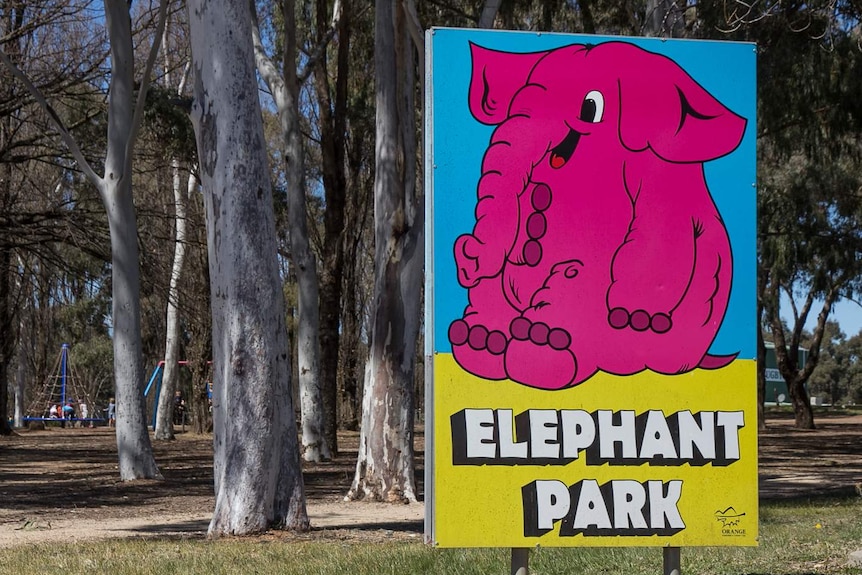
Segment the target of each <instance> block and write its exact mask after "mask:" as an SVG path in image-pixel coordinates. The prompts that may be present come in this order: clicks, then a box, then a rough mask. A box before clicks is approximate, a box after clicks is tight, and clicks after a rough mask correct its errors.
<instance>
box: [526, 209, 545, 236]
mask: <svg viewBox="0 0 862 575" xmlns="http://www.w3.org/2000/svg"><path fill="white" fill-rule="evenodd" d="M546 231H548V220H546V219H545V215H544V214H542V213H541V212H534V213H532V214H530V217H529V218H527V235H528V236H530V239H532V240H538V239H539V238H541V237H542V236H544V235H545V232H546Z"/></svg>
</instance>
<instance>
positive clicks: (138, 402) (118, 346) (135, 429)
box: [102, 163, 161, 481]
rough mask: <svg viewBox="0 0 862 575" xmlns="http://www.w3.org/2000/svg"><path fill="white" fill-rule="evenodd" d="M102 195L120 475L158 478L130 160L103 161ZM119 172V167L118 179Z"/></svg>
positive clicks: (126, 477) (123, 478) (127, 479)
mask: <svg viewBox="0 0 862 575" xmlns="http://www.w3.org/2000/svg"><path fill="white" fill-rule="evenodd" d="M105 168H106V171H107V172H108V178H110V179H107V180H106V181H105V185H104V187H103V190H102V200H103V203H104V205H105V209H106V210H107V212H108V228H109V230H110V234H111V285H112V289H113V292H112V296H113V297H112V302H111V304H112V308H111V309H112V317H113V323H114V325H113V340H114V378H115V379H116V396H115V397H116V399H117V454H118V456H119V467H120V478H121V479H122V480H124V481H130V480H133V479H144V478H156V477H158V478H161V475H160V474H159V470H158V467H156V461H155V458H154V457H153V449H152V444H151V443H150V435H149V433H148V431H147V421H146V404H145V402H144V377H145V375H146V374H145V373H144V360H143V355H142V350H141V292H140V282H141V280H140V271H139V264H138V262H139V261H140V259H139V254H138V234H137V230H138V226H137V219H136V217H135V207H134V204H133V203H132V182H131V165H130V164H128V165H126V166H122V169H123V172H118V171H114V170H115V169H116V168H118V166H112V165H111V164H110V163H108V164H106V166H105ZM117 173H123V174H124V175H123V176H122V177H121V179H119V180H118V179H117Z"/></svg>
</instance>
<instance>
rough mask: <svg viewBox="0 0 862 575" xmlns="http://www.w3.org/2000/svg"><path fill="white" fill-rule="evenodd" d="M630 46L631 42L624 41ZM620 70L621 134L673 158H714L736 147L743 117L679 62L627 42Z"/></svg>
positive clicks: (633, 145) (628, 143)
mask: <svg viewBox="0 0 862 575" xmlns="http://www.w3.org/2000/svg"><path fill="white" fill-rule="evenodd" d="M629 46H631V45H629ZM631 47H632V48H633V49H634V50H635V52H633V53H629V54H627V55H626V57H625V59H624V60H622V61H623V62H626V64H624V65H623V67H622V68H621V70H620V72H621V73H620V76H619V87H620V128H619V129H620V139H621V141H622V143H623V145H624V146H625V147H627V148H629V149H630V150H635V151H642V150H646V149H647V148H650V149H652V150H653V151H654V152H655V153H656V154H657V155H658V156H659V157H661V158H663V159H664V160H667V161H669V162H674V163H695V162H705V161H708V160H714V159H716V158H720V157H722V156H725V155H727V154H729V153H730V152H732V151H733V150H735V149H736V147H737V146H739V144H740V142H741V141H742V136H743V134H744V133H745V126H746V124H747V121H746V119H745V118H742V117H741V116H738V115H736V114H734V113H733V112H731V111H730V110H729V109H727V108H726V107H725V106H724V105H722V104H721V102H719V101H718V100H716V99H715V98H714V97H713V96H712V95H711V94H710V93H709V92H707V91H706V90H705V89H704V88H703V87H702V86H701V85H700V84H698V83H697V82H695V81H694V79H692V78H691V76H689V75H688V74H686V72H685V71H684V70H683V69H682V68H680V67H679V65H678V64H677V63H676V62H674V61H673V60H670V59H669V58H666V57H665V56H661V55H658V54H653V53H651V52H647V51H645V50H642V49H640V48H636V47H634V46H631Z"/></svg>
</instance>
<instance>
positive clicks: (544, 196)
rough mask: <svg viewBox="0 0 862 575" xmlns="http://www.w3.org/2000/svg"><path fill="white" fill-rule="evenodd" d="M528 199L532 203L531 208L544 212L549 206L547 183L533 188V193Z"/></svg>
mask: <svg viewBox="0 0 862 575" xmlns="http://www.w3.org/2000/svg"><path fill="white" fill-rule="evenodd" d="M530 199H531V200H532V203H533V209H535V210H536V211H537V212H544V211H545V210H547V209H548V208H550V207H551V188H549V187H548V185H547V184H539V185H538V186H536V187H535V188H533V195H532V196H531V198H530Z"/></svg>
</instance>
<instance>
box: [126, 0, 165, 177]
mask: <svg viewBox="0 0 862 575" xmlns="http://www.w3.org/2000/svg"><path fill="white" fill-rule="evenodd" d="M168 2H170V0H159V23H158V25H156V35H155V38H153V45H152V46H150V53H149V55H148V56H147V65H146V68H144V75H143V77H142V78H141V86H140V88H139V89H138V101H137V102H136V103H135V113H134V115H133V116H132V130H131V133H130V134H129V138H128V140H127V141H126V154H125V160H126V162H127V163H128V162H131V155H132V153H133V152H134V149H135V141H136V140H137V139H138V132H139V131H140V128H141V119H142V118H143V116H144V107H145V106H146V103H147V90H149V88H150V78H151V76H152V73H153V67H154V66H155V65H156V57H157V56H158V55H159V48H160V47H161V45H162V35H163V34H164V32H165V24H166V22H167V20H168Z"/></svg>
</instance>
